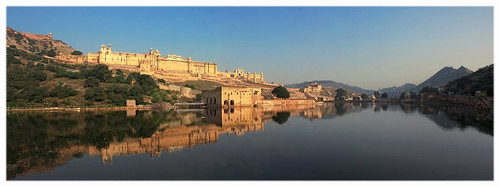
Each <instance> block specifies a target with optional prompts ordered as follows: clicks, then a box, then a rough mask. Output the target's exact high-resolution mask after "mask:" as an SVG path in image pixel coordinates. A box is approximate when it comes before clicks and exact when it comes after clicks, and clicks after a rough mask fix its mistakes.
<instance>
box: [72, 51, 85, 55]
mask: <svg viewBox="0 0 500 187" xmlns="http://www.w3.org/2000/svg"><path fill="white" fill-rule="evenodd" d="M82 54H83V53H82V52H80V51H76V50H75V51H73V52H71V55H82Z"/></svg>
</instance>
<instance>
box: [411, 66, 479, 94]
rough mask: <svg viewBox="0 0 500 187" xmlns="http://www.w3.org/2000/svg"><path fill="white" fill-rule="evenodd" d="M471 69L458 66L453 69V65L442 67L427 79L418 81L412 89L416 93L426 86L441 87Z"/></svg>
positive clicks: (469, 71)
mask: <svg viewBox="0 0 500 187" xmlns="http://www.w3.org/2000/svg"><path fill="white" fill-rule="evenodd" d="M471 73H472V71H471V70H469V69H467V68H465V67H463V66H460V68H458V69H454V68H453V67H444V68H443V69H441V70H439V71H438V72H437V73H436V74H434V75H432V77H430V78H429V79H427V80H425V81H424V82H422V83H420V84H419V85H418V86H417V87H415V88H413V89H412V91H414V92H416V93H418V92H420V90H422V88H424V87H426V86H430V87H434V88H438V87H442V86H444V85H446V84H448V82H450V81H452V80H455V79H458V78H461V77H463V76H466V75H469V74H471Z"/></svg>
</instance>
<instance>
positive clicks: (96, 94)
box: [83, 87, 106, 102]
mask: <svg viewBox="0 0 500 187" xmlns="http://www.w3.org/2000/svg"><path fill="white" fill-rule="evenodd" d="M83 97H84V98H85V100H88V101H96V102H101V101H104V99H105V98H106V91H105V90H104V88H101V87H96V88H89V89H87V90H86V91H85V95H84V96H83Z"/></svg>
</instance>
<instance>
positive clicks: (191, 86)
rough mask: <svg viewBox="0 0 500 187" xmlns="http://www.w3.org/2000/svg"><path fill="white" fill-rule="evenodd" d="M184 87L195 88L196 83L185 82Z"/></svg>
mask: <svg viewBox="0 0 500 187" xmlns="http://www.w3.org/2000/svg"><path fill="white" fill-rule="evenodd" d="M184 87H187V88H191V89H193V90H194V85H192V84H185V85H184Z"/></svg>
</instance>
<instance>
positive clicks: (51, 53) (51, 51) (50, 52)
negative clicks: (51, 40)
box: [47, 49, 57, 57]
mask: <svg viewBox="0 0 500 187" xmlns="http://www.w3.org/2000/svg"><path fill="white" fill-rule="evenodd" d="M56 55H57V53H56V51H54V49H51V50H50V51H47V56H50V57H55V56H56Z"/></svg>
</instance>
